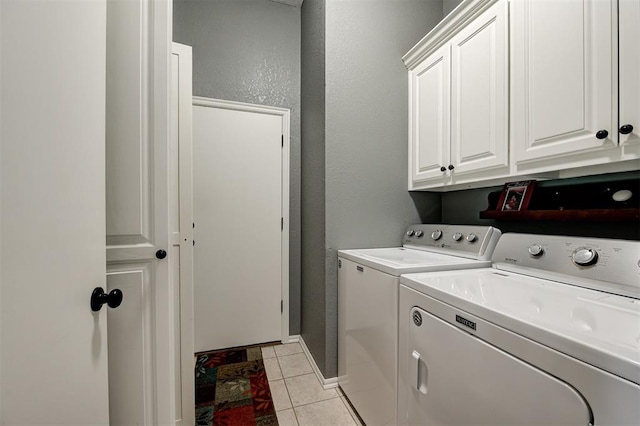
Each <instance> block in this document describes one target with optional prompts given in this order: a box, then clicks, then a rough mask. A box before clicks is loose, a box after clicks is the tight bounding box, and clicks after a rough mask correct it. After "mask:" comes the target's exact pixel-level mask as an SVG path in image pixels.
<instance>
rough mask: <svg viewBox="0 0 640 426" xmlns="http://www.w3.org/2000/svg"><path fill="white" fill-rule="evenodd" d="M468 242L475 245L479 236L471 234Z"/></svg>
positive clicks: (468, 236)
mask: <svg viewBox="0 0 640 426" xmlns="http://www.w3.org/2000/svg"><path fill="white" fill-rule="evenodd" d="M467 241H469V242H470V243H475V242H476V241H478V236H477V235H476V234H469V235H467Z"/></svg>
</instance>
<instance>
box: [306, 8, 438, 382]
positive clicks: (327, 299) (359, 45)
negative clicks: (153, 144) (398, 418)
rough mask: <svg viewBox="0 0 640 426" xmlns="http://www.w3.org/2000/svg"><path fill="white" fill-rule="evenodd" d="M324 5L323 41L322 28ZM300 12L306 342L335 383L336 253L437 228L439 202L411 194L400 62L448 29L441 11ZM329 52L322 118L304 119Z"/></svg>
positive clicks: (393, 241)
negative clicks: (422, 227) (437, 30)
mask: <svg viewBox="0 0 640 426" xmlns="http://www.w3.org/2000/svg"><path fill="white" fill-rule="evenodd" d="M323 5H324V6H325V7H326V10H324V12H325V29H324V34H323V32H322V31H321V30H320V29H318V28H317V25H318V22H320V20H321V15H322V13H323V9H324V8H323V7H322V6H323ZM302 10H303V13H302V33H303V36H302V40H303V54H302V60H303V77H302V79H303V80H302V81H303V83H302V104H303V119H302V123H303V124H302V126H303V155H302V159H303V160H302V170H303V177H302V180H303V193H302V199H303V202H302V208H303V213H302V217H303V220H302V232H303V235H304V237H303V250H302V257H303V283H302V288H303V291H302V310H303V313H302V316H303V320H302V336H303V338H304V340H305V343H307V346H308V347H309V349H310V351H311V352H312V354H313V356H314V359H315V361H316V363H317V364H318V367H319V368H320V370H321V371H322V373H323V375H324V376H325V377H334V376H336V375H337V250H339V249H344V248H357V247H384V246H394V245H400V244H401V235H402V233H403V232H404V229H405V228H406V227H407V226H408V225H409V224H411V223H417V222H429V221H439V220H440V196H439V195H438V194H431V193H414V194H409V193H408V192H407V139H408V135H407V116H408V109H407V108H408V105H407V103H408V99H407V71H406V69H405V68H404V66H403V64H402V61H401V58H402V56H403V55H404V54H405V53H406V52H407V50H409V48H411V47H412V46H413V45H414V44H415V43H416V42H417V41H418V40H420V39H421V38H422V37H423V36H424V35H425V34H426V33H427V32H428V31H429V30H430V29H431V28H432V27H433V26H434V25H435V24H437V23H438V22H439V21H440V20H441V19H442V1H441V0H404V1H397V0H350V1H344V0H326V1H321V0H316V1H314V0H305V2H304V3H303V5H302ZM322 35H324V37H323V36H322ZM323 39H324V46H322V40H323ZM323 51H324V54H325V63H324V71H325V78H324V82H325V84H326V88H325V93H324V102H325V104H324V112H321V111H320V112H318V111H317V108H316V106H315V105H314V108H312V109H310V110H308V109H307V102H308V100H307V99H306V96H307V95H308V94H311V96H313V97H314V99H316V100H318V101H321V100H322V99H321V95H318V94H317V91H318V90H320V89H321V88H320V86H321V84H322V83H321V81H322V79H321V78H311V76H309V75H307V74H306V73H307V72H308V71H307V70H308V68H313V69H314V70H315V71H314V72H317V71H318V69H317V67H316V66H314V65H313V62H314V61H317V60H318V59H317V58H316V55H317V54H322V52H323ZM307 61H310V62H309V63H307ZM319 117H324V140H322V130H321V129H318V128H317V127H319V126H320V125H322V123H321V120H319ZM307 119H309V122H307ZM307 125H308V126H309V127H308V128H307ZM316 126H317V127H316ZM307 135H310V137H308V136H307ZM322 148H324V153H322V152H320V150H321V149H322ZM322 162H324V170H322V169H321V168H320V166H321V163H322ZM307 197H310V198H311V199H310V200H308V202H307V201H306V199H307ZM323 202H324V206H322V203H323ZM307 208H313V209H323V210H324V213H320V212H307V211H306V209H307ZM323 236H324V238H325V240H324V242H323V241H322V238H323ZM307 239H309V241H308V242H309V244H307V242H306V241H307ZM322 243H323V244H322ZM319 244H322V246H321V249H322V250H323V252H322V253H320V252H319ZM320 261H323V262H325V263H324V265H321V264H320V263H319V262H320ZM307 267H309V269H307Z"/></svg>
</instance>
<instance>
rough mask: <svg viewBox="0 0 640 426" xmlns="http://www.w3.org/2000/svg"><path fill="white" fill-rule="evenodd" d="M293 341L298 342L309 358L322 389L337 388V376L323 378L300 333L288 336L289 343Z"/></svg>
mask: <svg viewBox="0 0 640 426" xmlns="http://www.w3.org/2000/svg"><path fill="white" fill-rule="evenodd" d="M294 342H298V343H300V346H301V347H302V351H303V352H304V354H305V355H306V356H307V359H308V360H309V363H310V364H311V368H313V372H314V373H316V377H318V380H319V381H320V384H321V385H322V387H323V388H324V389H334V388H337V387H338V378H337V377H331V378H329V379H325V378H324V376H323V375H322V372H321V371H320V369H319V368H318V364H316V360H315V359H313V355H311V352H310V351H309V348H308V347H307V345H306V344H305V343H304V339H303V338H302V336H300V335H295V336H289V343H294Z"/></svg>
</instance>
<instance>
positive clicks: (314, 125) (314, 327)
mask: <svg viewBox="0 0 640 426" xmlns="http://www.w3.org/2000/svg"><path fill="white" fill-rule="evenodd" d="M301 94H302V100H301V104H302V121H301V129H302V140H303V145H302V212H301V213H302V214H301V216H302V333H301V334H302V335H303V338H304V341H305V343H306V345H307V347H308V348H309V350H310V351H311V352H312V353H313V357H314V359H315V361H316V364H317V365H318V366H324V365H326V359H327V356H326V350H325V348H326V344H325V341H326V334H327V333H326V325H325V323H326V300H325V295H326V285H325V259H324V244H325V223H326V221H325V166H324V162H325V1H324V0H305V2H304V3H303V6H302V89H301ZM321 368H323V367H321Z"/></svg>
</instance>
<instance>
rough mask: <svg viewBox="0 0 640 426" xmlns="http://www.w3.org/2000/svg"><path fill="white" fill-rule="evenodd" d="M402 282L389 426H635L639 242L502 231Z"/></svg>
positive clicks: (639, 370)
mask: <svg viewBox="0 0 640 426" xmlns="http://www.w3.org/2000/svg"><path fill="white" fill-rule="evenodd" d="M493 261H494V265H493V268H491V269H478V270H467V271H454V272H435V273H428V274H425V273H418V274H408V275H405V276H403V277H402V278H401V286H400V308H399V310H400V325H399V327H400V336H399V385H398V386H399V389H398V404H399V409H398V423H399V424H402V425H409V424H410V425H416V424H420V425H456V426H462V425H585V426H586V425H638V424H640V300H639V298H640V242H637V241H620V240H606V239H596V238H575V237H558V236H541V235H525V234H510V233H509V234H505V235H503V236H502V237H501V239H500V241H499V243H498V246H497V247H496V250H495V252H494V255H493Z"/></svg>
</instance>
